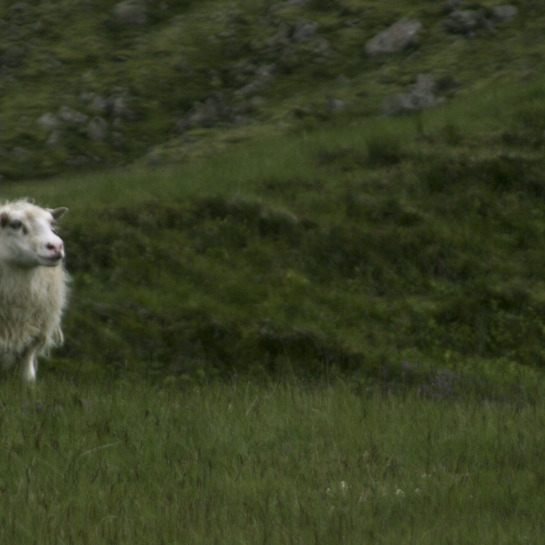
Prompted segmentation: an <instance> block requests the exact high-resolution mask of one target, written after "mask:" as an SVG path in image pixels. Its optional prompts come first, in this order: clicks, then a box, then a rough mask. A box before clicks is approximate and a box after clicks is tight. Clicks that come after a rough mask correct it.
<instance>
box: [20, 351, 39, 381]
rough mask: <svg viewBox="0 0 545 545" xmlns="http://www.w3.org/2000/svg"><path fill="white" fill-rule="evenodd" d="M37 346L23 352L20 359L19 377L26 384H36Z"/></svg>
mask: <svg viewBox="0 0 545 545" xmlns="http://www.w3.org/2000/svg"><path fill="white" fill-rule="evenodd" d="M37 352H38V345H34V346H31V347H29V348H28V349H27V350H25V352H24V354H23V357H22V359H21V376H22V377H23V380H24V381H25V382H27V383H31V384H33V383H34V382H36V375H37V373H38V359H37Z"/></svg>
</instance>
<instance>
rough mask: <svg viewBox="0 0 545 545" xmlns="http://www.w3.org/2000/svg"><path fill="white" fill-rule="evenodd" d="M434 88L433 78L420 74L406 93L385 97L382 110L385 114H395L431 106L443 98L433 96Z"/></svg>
mask: <svg viewBox="0 0 545 545" xmlns="http://www.w3.org/2000/svg"><path fill="white" fill-rule="evenodd" d="M436 90H437V85H436V81H435V78H434V77H433V76H431V75H429V74H420V75H419V76H418V77H417V80H416V83H415V84H413V85H412V86H410V87H409V90H408V92H407V93H400V94H397V95H394V96H391V97H389V98H387V99H386V100H385V101H384V102H383V104H382V112H383V113H384V114H386V115H397V114H401V113H410V112H418V111H420V110H426V109H428V108H432V107H433V106H436V105H437V104H439V103H440V102H442V100H443V99H441V98H437V97H436V96H435V92H436Z"/></svg>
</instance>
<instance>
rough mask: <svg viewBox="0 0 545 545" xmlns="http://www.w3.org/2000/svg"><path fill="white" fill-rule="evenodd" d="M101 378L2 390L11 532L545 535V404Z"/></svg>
mask: <svg viewBox="0 0 545 545" xmlns="http://www.w3.org/2000/svg"><path fill="white" fill-rule="evenodd" d="M99 382H100V381H98V382H95V384H82V383H79V384H78V383H73V382H69V381H66V380H59V379H58V378H53V377H52V376H49V377H47V379H45V380H43V381H42V383H41V384H40V385H39V389H38V391H37V392H36V393H35V395H34V397H33V398H29V399H27V400H26V401H25V400H24V396H23V398H21V392H20V391H19V388H18V385H17V382H15V381H12V380H11V379H10V380H8V381H5V382H4V383H3V384H2V386H1V390H0V397H1V399H2V406H1V408H0V495H1V497H2V509H1V510H0V539H2V542H4V543H18V544H21V545H25V544H32V545H38V544H40V545H41V544H48V543H55V544H62V543H79V544H86V543H89V544H91V543H135V544H136V543H182V542H183V543H193V544H199V543H203V544H209V543H216V542H219V543H233V544H234V543H248V544H255V543H271V544H280V543H282V544H283V543H286V544H287V543H323V544H326V543H327V544H330V543H363V542H367V541H370V542H373V543H379V544H394V543H401V542H402V543H413V544H419V545H420V544H424V545H425V544H430V545H431V544H447V543H453V542H456V543H460V542H463V543H475V544H477V543H478V544H483V545H487V544H491V545H492V544H493V545H497V544H498V543H505V544H507V543H536V542H539V540H540V539H541V535H542V533H543V530H544V521H543V508H544V501H543V496H542V494H541V492H540V491H541V487H542V482H543V478H544V473H543V467H542V465H543V464H542V463H541V462H542V453H543V449H544V447H545V444H544V440H543V434H542V433H541V430H542V428H543V425H544V424H545V413H544V411H543V408H542V406H541V404H525V405H519V404H513V403H510V402H507V403H496V402H494V403H488V402H483V401H482V400H480V399H479V398H477V397H473V396H471V395H468V396H461V397H459V398H456V399H455V400H454V401H449V402H445V401H441V400H433V399H430V398H427V397H425V396H421V395H417V394H415V393H408V394H406V395H398V396H392V395H381V394H373V393H370V392H366V391H365V390H361V389H360V388H356V387H355V386H353V385H350V384H347V383H335V384H333V385H332V384H330V385H326V384H323V385H320V384H315V385H310V384H308V383H307V384H300V383H296V382H288V383H277V384H274V385H273V384H269V385H263V384H261V385H259V384H257V383H251V382H246V381H241V382H235V383H232V384H223V385H220V384H207V385H206V386H203V387H187V388H180V387H179V386H176V385H175V384H174V383H173V384H172V385H170V386H168V385H167V386H165V387H163V388H160V389H157V388H153V387H151V386H150V385H149V384H146V383H142V382H139V381H137V382H129V381H120V382H115V383H110V384H106V383H102V382H101V383H99Z"/></svg>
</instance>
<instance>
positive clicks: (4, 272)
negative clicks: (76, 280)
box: [0, 200, 68, 383]
mask: <svg viewBox="0 0 545 545" xmlns="http://www.w3.org/2000/svg"><path fill="white" fill-rule="evenodd" d="M67 210H68V209H67V208H64V207H63V208H55V209H54V210H51V209H44V208H40V207H39V206H36V205H34V204H32V203H31V202H30V201H28V200H18V201H13V202H6V203H4V204H3V205H1V204H0V367H2V368H5V369H7V368H9V367H12V366H14V365H19V366H20V368H21V373H22V378H23V380H24V381H26V382H28V383H35V381H36V374H37V370H38V360H37V358H38V356H41V355H43V354H44V353H47V351H48V349H49V348H51V347H53V346H55V345H59V344H62V342H63V333H62V329H61V317H62V313H63V310H64V308H65V306H66V300H67V280H68V275H67V273H66V271H65V269H64V265H63V263H64V255H65V254H64V244H63V241H62V240H61V239H60V238H59V237H58V236H57V235H56V234H55V232H54V228H53V225H54V223H55V221H56V220H58V219H59V218H60V217H61V216H62V215H64V213H65V212H66V211H67Z"/></svg>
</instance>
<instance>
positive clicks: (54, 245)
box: [45, 240, 64, 254]
mask: <svg viewBox="0 0 545 545" xmlns="http://www.w3.org/2000/svg"><path fill="white" fill-rule="evenodd" d="M45 247H46V248H47V249H48V250H51V251H52V252H58V253H59V254H60V253H62V252H63V250H64V244H63V242H62V240H61V241H60V242H48V243H47V244H46V245H45Z"/></svg>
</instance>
